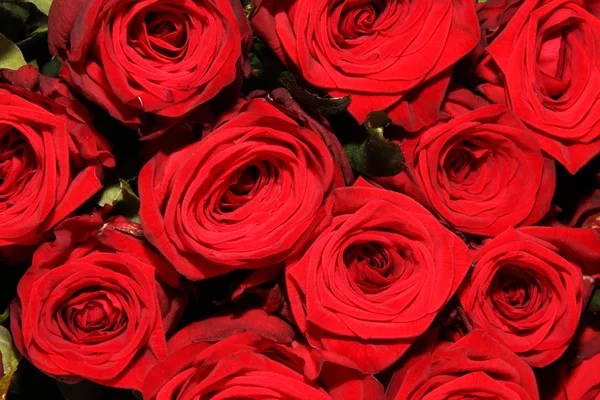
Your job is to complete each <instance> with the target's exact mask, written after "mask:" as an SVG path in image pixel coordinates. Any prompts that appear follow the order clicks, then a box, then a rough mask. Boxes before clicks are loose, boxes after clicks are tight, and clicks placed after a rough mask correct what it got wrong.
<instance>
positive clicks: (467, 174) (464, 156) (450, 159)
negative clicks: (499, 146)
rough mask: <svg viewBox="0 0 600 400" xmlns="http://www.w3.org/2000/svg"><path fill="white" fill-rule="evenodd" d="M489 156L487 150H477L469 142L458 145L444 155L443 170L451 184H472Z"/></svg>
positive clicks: (477, 148)
mask: <svg viewBox="0 0 600 400" xmlns="http://www.w3.org/2000/svg"><path fill="white" fill-rule="evenodd" d="M489 154H490V151H489V150H488V149H482V148H479V147H478V146H475V145H474V144H472V143H470V142H462V143H459V144H457V145H456V146H454V147H453V148H452V149H450V151H449V152H448V154H447V155H446V158H445V160H444V165H443V170H444V171H445V172H446V176H447V177H448V180H449V181H450V182H452V183H460V184H465V183H467V184H468V183H472V182H473V181H474V180H475V179H476V178H477V176H478V173H479V170H480V167H481V165H482V164H484V163H485V162H486V160H487V158H488V156H489Z"/></svg>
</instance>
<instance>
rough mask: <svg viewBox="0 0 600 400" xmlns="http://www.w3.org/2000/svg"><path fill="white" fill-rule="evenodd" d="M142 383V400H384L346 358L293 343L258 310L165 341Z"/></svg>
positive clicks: (278, 323) (289, 332)
mask: <svg viewBox="0 0 600 400" xmlns="http://www.w3.org/2000/svg"><path fill="white" fill-rule="evenodd" d="M168 346H169V357H168V358H167V359H166V360H164V361H162V362H161V363H159V364H158V365H157V366H156V367H154V368H153V369H152V370H151V371H150V373H149V374H148V376H147V378H146V382H145V384H144V390H143V395H144V399H147V400H177V399H181V400H184V399H215V400H216V399H242V398H247V399H292V400H294V399H295V400H305V399H315V400H321V399H322V400H331V399H334V400H343V399H349V398H356V399H372V400H382V399H383V398H384V395H383V386H382V385H381V384H380V383H379V382H377V381H376V380H375V379H374V378H373V377H372V376H370V375H365V374H363V373H361V372H359V371H358V370H357V369H356V368H355V366H354V365H353V364H352V362H350V361H349V360H347V359H345V358H344V357H339V356H336V355H333V354H329V353H326V352H320V351H318V350H314V349H311V348H310V347H308V346H306V345H304V344H301V343H300V342H297V341H295V334H294V331H293V329H292V328H291V326H289V325H288V324H286V323H285V322H284V321H282V320H280V319H279V318H277V317H273V316H269V315H267V314H266V313H265V312H264V311H262V310H249V311H245V312H243V313H241V314H239V315H238V314H236V315H224V316H219V317H215V318H209V319H207V320H204V321H200V322H195V323H193V324H191V325H189V326H187V327H185V328H183V329H182V330H181V331H179V332H178V333H177V334H176V335H175V336H173V338H171V339H170V340H169V343H168Z"/></svg>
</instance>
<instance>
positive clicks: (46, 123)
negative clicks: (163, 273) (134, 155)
mask: <svg viewBox="0 0 600 400" xmlns="http://www.w3.org/2000/svg"><path fill="white" fill-rule="evenodd" d="M109 148H110V145H109V143H108V142H107V141H106V140H104V139H103V138H102V137H101V136H100V135H98V133H96V131H95V130H94V128H93V127H92V125H91V121H90V119H89V116H88V113H87V111H86V110H85V108H84V107H83V106H82V105H81V104H79V103H78V102H77V101H76V100H75V99H74V98H73V97H72V96H71V94H70V93H69V91H68V89H67V87H66V86H65V85H64V84H63V83H61V82H60V81H59V80H57V79H52V78H48V77H46V76H43V75H40V73H39V71H38V69H37V68H34V67H32V66H24V67H22V68H20V69H19V70H18V71H12V70H7V69H4V70H0V258H4V259H5V260H7V261H10V262H27V261H29V260H30V259H31V255H32V253H33V251H34V249H35V247H36V246H37V245H39V244H41V243H42V242H44V241H45V240H47V239H49V237H51V232H52V228H54V227H55V226H56V225H57V224H58V223H59V222H60V221H62V220H64V219H65V218H66V217H68V216H69V215H70V214H72V213H73V212H74V211H75V210H76V209H77V208H78V207H79V206H81V205H82V204H83V203H84V202H85V201H87V200H88V199H89V198H91V197H92V196H93V195H94V194H95V193H96V192H98V191H99V190H100V189H101V188H102V183H101V180H102V178H103V175H104V167H114V165H115V162H114V159H113V157H112V155H111V154H110V152H109Z"/></svg>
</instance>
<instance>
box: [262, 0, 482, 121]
mask: <svg viewBox="0 0 600 400" xmlns="http://www.w3.org/2000/svg"><path fill="white" fill-rule="evenodd" d="M257 5H258V8H257V10H256V12H255V14H254V17H253V18H252V27H253V29H254V30H255V32H256V33H257V35H258V36H259V37H261V38H262V39H264V40H265V41H266V42H267V43H268V44H269V46H270V47H271V48H272V49H273V51H274V52H275V54H276V55H277V56H278V57H279V58H280V59H281V61H283V62H284V63H285V64H286V65H287V66H289V67H290V68H293V69H294V70H295V71H297V72H298V73H299V75H301V76H302V77H303V78H304V79H305V80H306V81H307V82H309V83H310V84H312V85H314V86H315V87H317V88H319V89H321V90H324V91H326V92H328V93H329V94H330V95H333V96H343V95H348V94H350V95H351V96H352V101H351V103H350V106H349V108H348V111H349V112H350V113H351V114H352V115H353V116H354V117H355V118H356V119H357V120H358V121H359V122H360V123H362V122H363V121H364V119H365V117H366V116H367V115H368V114H369V113H370V112H371V111H376V110H385V111H386V112H387V113H388V114H389V115H390V117H391V118H392V120H393V121H394V123H396V124H398V125H401V126H403V127H404V128H406V129H408V130H410V131H415V130H417V129H420V128H422V127H423V126H425V125H428V124H431V123H432V122H435V121H436V120H437V119H438V117H439V113H440V106H441V104H442V100H443V97H444V93H445V91H446V88H447V87H448V84H449V82H450V75H451V73H452V67H453V65H454V64H455V63H456V62H457V61H458V60H459V59H460V58H462V57H463V56H465V55H466V54H467V53H468V52H469V51H470V50H471V49H473V47H475V45H476V44H477V42H478V40H479V26H478V23H477V17H476V15H475V9H474V3H473V2H470V1H466V0H441V1H433V0H423V1H408V0H402V1H397V0H377V1H370V0H358V1H357V0H262V1H258V2H257Z"/></svg>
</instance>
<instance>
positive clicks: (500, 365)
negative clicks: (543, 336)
mask: <svg viewBox="0 0 600 400" xmlns="http://www.w3.org/2000/svg"><path fill="white" fill-rule="evenodd" d="M432 344H434V343H431V344H430V343H427V345H426V346H423V347H424V348H423V350H422V352H421V353H420V354H417V355H416V356H415V357H412V358H409V359H408V360H407V361H406V362H405V363H404V364H402V365H401V366H400V368H399V369H398V371H397V372H396V373H395V374H394V377H393V378H392V380H391V382H390V384H389V386H388V388H387V393H386V394H387V398H388V400H405V399H410V400H418V399H459V398H478V399H499V400H501V399H506V400H517V399H518V400H536V399H539V396H538V390H537V384H536V381H535V376H534V375H533V371H532V370H531V368H530V367H529V366H528V365H527V364H526V363H525V362H523V360H520V359H519V357H517V356H515V355H514V354H513V353H512V352H510V351H509V350H508V349H506V348H505V347H503V346H502V345H500V344H499V343H498V342H496V341H495V340H493V339H492V338H491V337H489V336H488V335H486V334H485V333H484V332H482V331H479V330H476V331H473V332H471V333H469V334H468V335H466V336H465V337H463V338H462V339H460V340H458V341H457V342H456V343H452V344H450V343H444V342H441V343H438V344H437V345H435V344H434V345H432Z"/></svg>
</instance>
